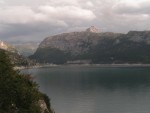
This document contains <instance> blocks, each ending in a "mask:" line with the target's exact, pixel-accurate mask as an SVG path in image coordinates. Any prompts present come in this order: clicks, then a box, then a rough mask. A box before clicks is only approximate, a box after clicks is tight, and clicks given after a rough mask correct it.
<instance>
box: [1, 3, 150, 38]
mask: <svg viewBox="0 0 150 113" xmlns="http://www.w3.org/2000/svg"><path fill="white" fill-rule="evenodd" d="M149 20H150V1H149V0H36V2H35V0H21V1H18V0H0V38H3V39H4V38H5V39H8V40H10V39H12V40H24V38H26V40H27V39H28V40H31V39H32V40H37V39H43V38H44V37H47V36H49V35H52V34H57V33H62V32H69V31H79V30H82V31H83V30H85V29H86V28H87V27H89V26H91V25H95V26H96V27H98V28H99V29H100V30H101V31H112V32H123V33H126V32H128V31H129V30H135V29H137V30H149V29H150V24H149ZM12 37H14V38H12ZM19 37H20V38H19ZM31 37H33V38H31Z"/></svg>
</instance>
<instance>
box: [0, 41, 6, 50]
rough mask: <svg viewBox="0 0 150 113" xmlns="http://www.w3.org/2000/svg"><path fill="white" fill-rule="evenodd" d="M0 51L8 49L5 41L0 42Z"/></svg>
mask: <svg viewBox="0 0 150 113" xmlns="http://www.w3.org/2000/svg"><path fill="white" fill-rule="evenodd" d="M0 49H4V50H7V49H8V47H7V45H6V44H5V43H4V42H3V41H0Z"/></svg>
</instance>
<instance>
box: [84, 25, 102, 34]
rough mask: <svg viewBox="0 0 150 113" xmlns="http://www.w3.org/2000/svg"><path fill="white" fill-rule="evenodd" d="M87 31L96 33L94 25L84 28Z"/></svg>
mask: <svg viewBox="0 0 150 113" xmlns="http://www.w3.org/2000/svg"><path fill="white" fill-rule="evenodd" d="M86 31H87V32H92V33H98V32H99V31H98V29H97V28H96V27H94V26H91V27H90V28H88V29H86Z"/></svg>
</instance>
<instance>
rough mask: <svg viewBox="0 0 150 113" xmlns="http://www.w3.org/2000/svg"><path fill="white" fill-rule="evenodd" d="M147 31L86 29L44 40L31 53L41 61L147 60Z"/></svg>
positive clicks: (149, 43)
mask: <svg viewBox="0 0 150 113" xmlns="http://www.w3.org/2000/svg"><path fill="white" fill-rule="evenodd" d="M149 51H150V31H130V32H128V33H127V34H121V33H112V32H100V33H97V32H96V31H94V32H93V31H90V30H88V31H87V30H86V31H83V32H71V33H63V34H59V35H55V36H50V37H47V38H46V39H44V40H43V41H42V42H41V43H40V45H39V47H38V49H37V51H36V52H35V53H34V55H32V56H30V58H32V59H36V60H37V61H38V62H41V63H54V64H55V63H56V64H57V63H58V64H59V63H60V64H61V63H67V62H76V61H78V62H80V61H88V63H89V62H90V63H104V64H112V63H150V54H149Z"/></svg>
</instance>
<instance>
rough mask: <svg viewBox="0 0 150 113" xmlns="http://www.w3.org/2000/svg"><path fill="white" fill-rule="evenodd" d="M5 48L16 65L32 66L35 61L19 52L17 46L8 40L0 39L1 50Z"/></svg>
mask: <svg viewBox="0 0 150 113" xmlns="http://www.w3.org/2000/svg"><path fill="white" fill-rule="evenodd" d="M1 50H4V51H5V52H6V53H7V54H8V56H9V57H10V59H11V62H12V64H14V65H16V66H30V65H34V64H35V62H34V61H32V60H30V59H28V58H27V57H24V56H22V55H20V54H19V52H18V51H17V50H16V48H15V47H13V46H12V45H10V44H7V43H6V42H3V41H0V51H1Z"/></svg>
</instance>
